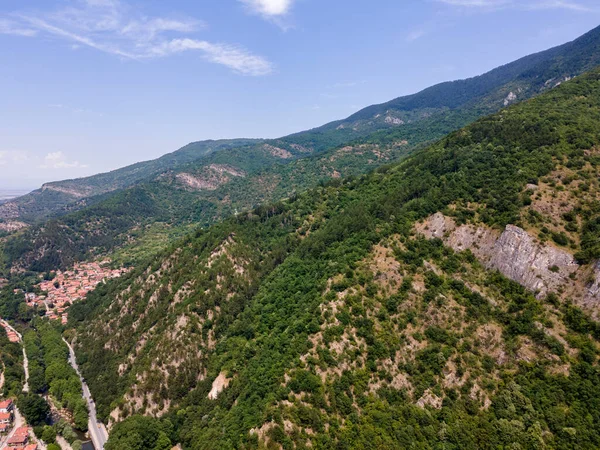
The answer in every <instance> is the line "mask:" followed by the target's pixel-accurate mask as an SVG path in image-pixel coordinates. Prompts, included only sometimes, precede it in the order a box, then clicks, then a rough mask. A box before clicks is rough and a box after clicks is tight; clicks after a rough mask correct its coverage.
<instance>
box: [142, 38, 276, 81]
mask: <svg viewBox="0 0 600 450" xmlns="http://www.w3.org/2000/svg"><path fill="white" fill-rule="evenodd" d="M188 50H200V51H201V52H203V53H204V58H205V59H207V60H208V61H211V62H214V63H217V64H223V65H224V66H227V67H229V68H230V69H232V70H233V71H234V72H237V73H240V74H243V75H255V76H257V75H267V74H269V73H271V72H272V71H273V66H272V64H271V63H270V62H269V61H267V60H266V59H264V58H262V57H260V56H256V55H253V54H251V53H249V52H248V51H246V50H245V49H244V48H242V47H239V46H236V45H228V44H213V43H210V42H206V41H199V40H195V39H173V40H171V41H169V42H167V43H165V44H164V45H162V46H159V47H155V48H153V49H152V51H153V52H156V55H157V56H164V55H169V54H172V53H181V52H185V51H188Z"/></svg>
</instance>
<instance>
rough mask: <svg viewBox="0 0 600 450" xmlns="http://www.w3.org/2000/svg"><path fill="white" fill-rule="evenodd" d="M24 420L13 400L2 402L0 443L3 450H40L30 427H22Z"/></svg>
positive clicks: (0, 405) (0, 409) (0, 403)
mask: <svg viewBox="0 0 600 450" xmlns="http://www.w3.org/2000/svg"><path fill="white" fill-rule="evenodd" d="M22 423H23V420H22V418H21V417H20V415H19V413H18V411H17V410H16V408H15V405H14V402H13V401H12V400H10V399H9V400H4V401H2V402H0V435H1V436H2V437H1V438H0V443H2V444H3V445H4V446H3V447H2V449H13V450H39V449H40V447H39V446H38V444H37V443H36V442H35V436H34V435H33V431H32V429H31V428H30V427H27V426H22Z"/></svg>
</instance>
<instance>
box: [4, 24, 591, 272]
mask: <svg viewBox="0 0 600 450" xmlns="http://www.w3.org/2000/svg"><path fill="white" fill-rule="evenodd" d="M599 62H600V28H597V29H595V30H592V31H591V32H589V33H587V34H586V35H584V36H582V37H581V38H579V39H577V40H575V41H573V42H571V43H568V44H565V45H563V46H560V47H556V48H553V49H550V50H547V51H545V52H541V53H538V54H535V55H531V56H527V57H525V58H522V59H520V60H518V61H515V62H513V63H510V64H507V65H505V66H502V67H499V68H497V69H495V70H492V71H491V72H489V73H486V74H484V75H481V76H478V77H474V78H470V79H467V80H461V81H455V82H450V83H442V84H440V85H436V86H433V87H431V88H429V89H426V90H424V91H422V92H420V93H417V94H414V95H410V96H406V97H400V98H398V99H395V100H393V101H391V102H388V103H385V104H382V105H375V106H372V107H368V108H365V109H363V110H361V111H359V112H358V113H356V114H354V115H352V116H350V117H349V118H347V119H345V120H343V121H337V122H333V123H330V124H327V125H324V126H323V127H320V128H316V129H313V130H309V131H305V132H301V133H297V134H294V135H291V136H287V137H284V138H281V139H276V140H269V141H261V142H258V143H253V144H252V145H246V146H241V145H242V144H247V143H248V142H246V141H243V140H241V141H240V140H238V141H231V142H230V141H225V142H221V141H216V142H209V144H207V146H206V150H205V151H204V153H203V154H202V157H201V158H199V157H198V151H197V149H192V150H190V151H186V150H185V148H184V149H182V150H180V151H179V152H176V153H174V154H173V155H179V156H177V160H176V162H174V161H171V159H174V158H175V156H173V157H172V158H171V159H168V158H167V157H164V158H167V162H168V164H167V163H165V162H161V163H160V165H159V166H158V168H157V167H154V166H152V170H155V169H156V171H155V172H152V173H151V172H149V171H147V172H145V175H147V176H145V177H141V176H140V174H141V173H142V172H141V171H134V172H135V174H136V177H135V178H134V177H132V176H131V174H130V172H132V171H131V170H127V169H123V170H124V172H117V175H118V177H115V176H112V175H111V174H108V175H100V176H97V180H96V181H95V182H94V183H89V184H94V186H97V185H98V186H99V185H103V186H104V185H106V186H113V187H114V186H116V184H117V181H118V183H120V187H121V188H124V187H127V186H131V187H130V188H128V189H125V190H123V189H117V190H116V191H115V192H114V193H113V194H105V196H104V197H103V196H99V197H98V196H96V197H92V199H89V200H83V204H81V202H80V203H72V204H71V205H72V206H73V207H74V208H75V209H81V207H82V205H85V204H91V206H89V207H87V208H84V209H83V210H81V211H78V212H76V213H73V214H69V215H67V216H65V217H62V218H59V219H55V220H50V221H48V222H47V223H44V224H42V225H40V226H36V227H33V228H32V229H30V230H28V231H24V232H23V231H21V232H20V233H19V234H17V236H16V237H13V238H11V239H9V240H8V243H7V244H6V248H5V253H6V256H7V257H6V259H7V264H8V265H9V266H18V267H25V268H32V269H34V270H54V269H56V268H57V267H64V266H68V265H70V264H72V263H73V261H76V260H81V259H89V258H94V257H97V256H98V255H104V254H110V253H112V252H113V251H114V250H115V249H116V248H119V249H120V250H121V251H120V253H119V255H118V256H117V260H118V262H119V263H136V262H137V261H139V260H140V259H143V258H144V257H145V256H147V255H148V254H150V253H151V251H154V250H155V249H156V247H157V243H161V242H169V241H171V240H172V239H173V238H176V237H178V236H181V235H182V233H184V232H185V231H186V230H188V229H189V227H190V225H201V226H207V225H210V224H212V223H215V222H217V221H219V220H221V219H223V218H225V217H228V216H229V215H231V214H235V213H238V212H242V211H248V210H249V209H251V208H253V207H255V206H257V205H259V204H263V203H265V202H274V201H277V200H280V199H283V198H287V197H289V196H292V195H293V194H294V193H295V192H302V191H304V190H306V189H309V188H313V187H315V186H316V185H318V184H319V183H323V182H327V181H328V180H331V179H338V178H343V177H347V176H352V175H360V174H363V173H366V172H368V171H370V170H372V169H373V168H375V167H378V166H381V165H385V164H388V163H389V162H391V161H397V160H398V159H400V158H402V157H404V156H406V155H407V154H409V153H411V152H412V151H414V150H415V149H418V148H421V147H422V146H423V145H425V144H428V143H431V142H433V141H435V140H437V139H440V138H442V137H443V136H445V135H446V134H448V133H449V132H451V131H453V130H457V129H459V128H461V127H463V126H465V125H467V124H469V123H471V122H473V121H474V120H476V119H477V118H479V117H482V116H483V115H486V114H489V113H492V112H495V111H498V110H499V109H501V108H503V107H505V106H507V105H510V104H511V103H515V102H518V101H522V100H525V99H528V98H531V97H533V96H535V95H538V94H539V93H542V92H545V91H548V90H550V89H552V88H554V87H556V86H558V85H560V84H561V83H562V82H564V81H565V80H568V79H570V78H571V77H573V76H577V75H579V74H581V73H583V72H584V71H586V70H589V69H591V68H592V67H594V66H595V65H596V64H598V63H599ZM200 144H202V143H200ZM217 146H218V148H217ZM203 148H204V147H203ZM217 150H219V151H217ZM205 153H208V156H206V155H205ZM157 161H159V162H160V161H161V160H157ZM144 164H146V165H144V166H143V167H147V165H148V164H149V163H144ZM158 169H161V170H158ZM148 170H149V169H148ZM107 177H108V178H107ZM115 180H117V181H115ZM124 180H127V183H125V184H124ZM67 184H68V182H67ZM106 197H108V198H106ZM19 201H20V200H19ZM34 203H36V202H34ZM44 203H45V204H50V203H48V202H44ZM7 205H9V204H7ZM7 205H4V206H1V207H0V211H1V210H3V209H2V208H6V207H7ZM70 207H71V206H69V207H68V208H70ZM68 208H67V210H68ZM63 212H64V211H63ZM149 236H151V238H149ZM150 241H152V242H154V245H148V243H149V242H150Z"/></svg>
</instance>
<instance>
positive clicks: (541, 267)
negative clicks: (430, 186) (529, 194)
mask: <svg viewBox="0 0 600 450" xmlns="http://www.w3.org/2000/svg"><path fill="white" fill-rule="evenodd" d="M416 229H417V232H418V233H419V234H422V235H424V236H426V237H428V238H430V239H433V238H438V239H441V240H442V241H444V243H445V244H446V245H448V246H450V247H451V248H452V249H454V250H455V251H464V250H470V251H471V252H472V253H473V254H474V255H475V256H476V257H477V259H479V261H480V262H481V263H482V264H484V265H485V266H486V268H488V269H496V270H498V271H499V272H500V273H502V274H503V275H505V276H506V277H508V278H510V279H511V280H514V281H516V282H518V283H519V284H521V285H522V286H524V287H526V288H527V289H529V290H531V291H533V292H535V293H536V296H537V297H538V298H542V297H544V296H545V295H547V294H548V293H550V292H559V291H560V292H563V291H565V292H573V293H579V298H578V299H577V296H576V299H577V300H579V303H581V304H583V305H590V304H596V303H597V302H598V301H599V300H600V262H599V263H596V264H595V265H594V267H593V268H586V267H584V266H580V265H579V264H577V262H576V261H575V258H574V257H573V255H572V254H571V253H569V252H567V251H565V250H562V249H559V248H557V247H555V246H553V245H550V244H541V243H539V242H538V241H537V240H536V239H535V238H534V237H533V236H531V235H530V234H529V233H528V232H527V231H525V230H524V229H522V228H519V227H517V226H514V225H508V226H507V227H506V228H505V229H504V231H503V232H502V233H500V232H498V231H496V230H493V229H491V228H489V227H485V226H474V225H469V224H467V225H460V226H458V225H457V224H456V222H455V221H454V220H453V219H452V218H450V217H446V216H444V215H443V214H442V213H436V214H434V215H433V216H431V217H429V218H427V219H426V220H425V221H424V222H423V223H421V224H418V225H416ZM590 270H591V271H592V277H593V280H594V281H593V282H592V283H591V284H589V286H586V288H585V289H582V287H583V286H582V285H581V283H582V282H581V281H578V280H580V279H582V278H585V277H584V275H585V274H586V272H589V271H590Z"/></svg>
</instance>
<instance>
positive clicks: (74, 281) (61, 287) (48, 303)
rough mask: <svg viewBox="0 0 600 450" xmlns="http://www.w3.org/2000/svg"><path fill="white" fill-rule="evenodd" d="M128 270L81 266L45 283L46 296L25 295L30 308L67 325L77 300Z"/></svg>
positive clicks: (92, 263) (98, 265)
mask: <svg viewBox="0 0 600 450" xmlns="http://www.w3.org/2000/svg"><path fill="white" fill-rule="evenodd" d="M127 271H128V270H127V269H110V268H108V267H106V264H105V263H97V262H90V263H80V264H77V265H75V267H73V269H71V270H67V271H64V272H63V271H58V272H56V276H55V277H54V278H53V279H52V280H45V281H42V282H41V283H40V284H39V288H40V290H41V291H42V292H44V293H45V295H37V294H35V293H27V294H25V300H26V302H27V304H28V305H29V306H36V305H37V306H38V307H45V308H46V316H47V317H48V318H49V319H50V320H59V319H60V320H61V321H62V323H63V324H64V323H67V319H68V315H67V313H66V309H67V308H68V307H69V306H70V305H71V304H72V303H73V302H74V301H76V300H80V299H82V298H84V297H85V296H86V294H87V293H88V292H90V291H91V290H93V289H94V288H95V287H96V286H97V285H98V284H99V283H102V282H103V281H104V280H107V279H110V278H117V277H120V276H121V275H123V274H124V273H126V272H127Z"/></svg>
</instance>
